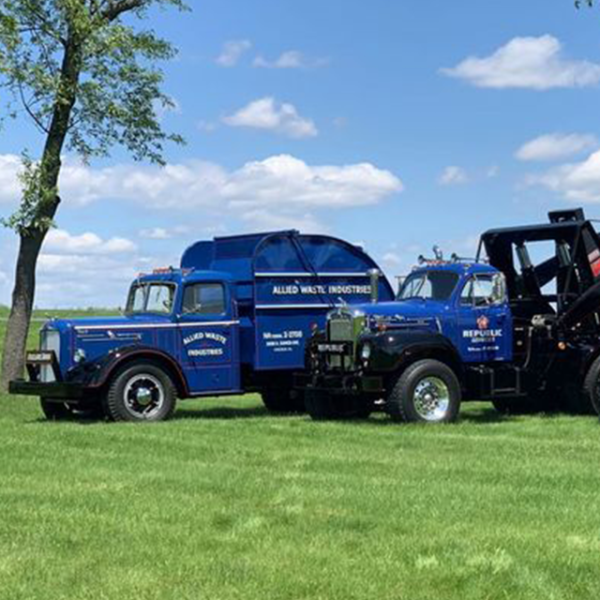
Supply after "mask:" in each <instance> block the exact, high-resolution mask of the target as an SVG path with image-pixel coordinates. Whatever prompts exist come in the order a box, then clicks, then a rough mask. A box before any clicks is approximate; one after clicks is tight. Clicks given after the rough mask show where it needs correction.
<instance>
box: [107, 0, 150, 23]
mask: <svg viewBox="0 0 600 600" xmlns="http://www.w3.org/2000/svg"><path fill="white" fill-rule="evenodd" d="M147 3H148V0H119V2H112V1H109V3H108V6H107V7H106V9H105V10H104V11H102V16H103V17H104V18H105V19H107V20H108V21H114V20H115V19H116V18H118V17H119V16H120V15H122V14H123V13H125V12H128V11H130V10H135V9H136V8H142V7H143V6H144V4H147Z"/></svg>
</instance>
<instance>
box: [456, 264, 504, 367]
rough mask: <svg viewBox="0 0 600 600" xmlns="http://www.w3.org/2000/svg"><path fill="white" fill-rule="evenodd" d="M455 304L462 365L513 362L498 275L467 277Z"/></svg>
mask: <svg viewBox="0 0 600 600" xmlns="http://www.w3.org/2000/svg"><path fill="white" fill-rule="evenodd" d="M458 302H459V305H458V309H457V310H458V328H457V335H458V337H459V339H458V343H457V346H458V348H459V351H460V354H461V357H462V359H463V361H465V362H475V363H486V362H496V361H510V360H512V352H513V348H512V318H511V313H510V308H509V306H508V301H507V298H506V286H505V285H504V277H503V276H502V275H501V274H500V273H483V274H477V275H473V276H471V277H469V278H468V279H467V281H466V282H465V284H464V286H463V288H462V291H461V294H460V297H459V299H458Z"/></svg>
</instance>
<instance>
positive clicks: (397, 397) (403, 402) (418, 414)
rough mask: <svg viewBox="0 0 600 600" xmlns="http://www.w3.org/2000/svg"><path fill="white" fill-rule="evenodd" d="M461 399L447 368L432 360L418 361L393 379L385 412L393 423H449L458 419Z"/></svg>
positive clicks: (450, 370)
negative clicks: (393, 382) (394, 381)
mask: <svg viewBox="0 0 600 600" xmlns="http://www.w3.org/2000/svg"><path fill="white" fill-rule="evenodd" d="M420 386H421V387H420ZM418 388H420V389H418ZM461 396H462V394H461V389H460V383H459V381H458V378H457V377H456V375H455V373H454V371H453V370H452V369H451V368H450V367H448V366H447V365H445V364H444V363H442V362H439V361H437V360H433V359H425V360H419V361H417V362H415V363H413V364H412V365H409V366H408V367H407V368H406V369H405V370H404V372H403V373H402V374H401V375H400V377H399V378H398V379H397V380H396V383H395V384H394V386H393V388H392V389H391V390H390V391H389V393H388V395H387V398H386V410H387V412H388V413H389V415H390V416H391V417H392V419H394V420H396V421H405V422H407V423H451V422H453V421H456V419H457V418H458V413H459V410H460V402H461Z"/></svg>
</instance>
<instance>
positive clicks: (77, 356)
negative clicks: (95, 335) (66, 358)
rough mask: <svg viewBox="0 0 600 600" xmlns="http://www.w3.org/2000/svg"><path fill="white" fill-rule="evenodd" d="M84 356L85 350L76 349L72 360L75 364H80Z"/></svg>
mask: <svg viewBox="0 0 600 600" xmlns="http://www.w3.org/2000/svg"><path fill="white" fill-rule="evenodd" d="M86 358H87V357H86V355H85V350H84V349H83V348H77V350H75V354H74V355H73V360H74V361H75V362H76V363H82V362H84V361H85V359H86Z"/></svg>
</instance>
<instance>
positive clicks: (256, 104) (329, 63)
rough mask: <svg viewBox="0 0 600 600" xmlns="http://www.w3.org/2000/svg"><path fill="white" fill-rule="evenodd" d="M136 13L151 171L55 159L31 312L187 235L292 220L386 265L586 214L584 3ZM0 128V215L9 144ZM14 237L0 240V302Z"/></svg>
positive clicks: (124, 162) (221, 6)
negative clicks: (53, 198)
mask: <svg viewBox="0 0 600 600" xmlns="http://www.w3.org/2000/svg"><path fill="white" fill-rule="evenodd" d="M190 4H191V5H192V8H193V12H191V13H189V14H184V15H181V14H178V13H177V12H172V11H170V12H154V13H152V15H151V18H150V20H149V22H148V23H147V25H148V26H151V27H152V28H153V29H155V30H156V31H157V32H159V33H160V34H161V35H163V36H164V37H166V38H168V39H170V40H172V41H173V42H174V44H175V45H176V46H177V47H178V48H179V56H178V58H177V59H176V60H175V61H173V62H171V63H168V64H166V65H165V74H166V81H165V89H166V91H167V93H168V94H169V95H170V96H172V98H173V99H174V100H175V102H176V104H177V108H176V110H174V111H171V112H169V113H166V114H164V115H163V116H162V119H163V121H164V125H165V127H167V128H169V129H172V130H175V131H177V132H180V133H182V134H183V135H184V136H185V137H186V139H187V141H188V144H187V145H186V146H185V147H174V146H171V147H168V148H167V153H166V159H167V162H168V167H167V168H166V169H163V170H161V169H158V168H156V167H152V166H149V165H144V164H136V163H133V162H132V161H131V160H130V158H129V157H128V156H127V155H126V153H124V152H123V151H122V150H119V149H115V151H114V153H113V154H112V157H111V159H110V160H105V161H101V162H94V163H92V165H90V167H88V168H86V167H83V166H81V165H80V164H79V163H78V162H77V159H76V157H74V156H69V155H67V156H66V157H65V163H66V165H67V168H66V169H65V172H64V175H63V180H62V184H61V194H62V197H63V205H62V206H61V209H60V212H59V214H58V218H57V229H56V230H54V231H53V232H51V234H50V236H49V239H48V242H47V244H46V245H45V248H44V250H43V255H42V257H41V259H40V268H39V278H38V281H39V289H38V296H37V301H36V304H37V305H38V306H43V307H54V306H89V305H111V306H116V305H120V304H122V303H123V299H124V296H125V293H126V289H127V286H128V283H129V281H130V279H131V278H132V277H133V276H134V275H135V274H136V273H137V272H139V271H144V270H148V269H150V268H151V267H152V266H162V265H167V264H177V262H178V258H179V256H180V254H181V252H182V251H183V249H184V248H185V247H186V246H187V245H188V244H189V243H190V242H192V241H194V240H196V239H201V238H207V237H212V236H213V235H220V234H229V233H237V232H241V231H252V230H268V229H278V228H288V227H296V228H300V229H302V230H304V231H326V232H329V233H331V234H333V235H337V236H339V237H343V238H346V239H348V240H350V241H353V242H360V243H362V244H364V245H365V246H366V248H367V250H368V251H369V252H370V253H371V254H372V255H373V256H374V257H375V258H376V259H377V260H379V261H380V262H381V264H382V265H383V266H384V268H385V270H386V272H387V273H388V275H390V276H393V275H396V274H401V273H403V272H406V270H407V269H409V268H410V266H411V265H412V264H413V263H414V261H415V259H416V257H417V255H418V254H419V253H421V252H428V251H429V249H430V248H431V246H432V245H433V244H435V243H437V244H439V245H440V246H442V247H443V249H444V250H445V251H446V252H447V253H448V254H450V253H451V252H454V251H456V252H458V253H460V254H472V253H473V252H474V246H475V243H476V240H477V237H478V235H479V234H480V233H481V232H482V231H483V230H485V229H487V228H489V227H496V226H502V225H510V224H520V223H529V222H536V221H540V220H544V219H545V215H546V212H547V211H548V210H550V209H554V208H562V207H566V206H578V205H582V204H584V205H585V206H586V209H587V211H588V213H589V214H590V215H591V216H600V207H596V206H595V204H597V203H599V202H600V153H598V150H599V149H600V141H599V140H600V122H599V117H598V114H597V110H598V109H597V106H598V99H599V95H598V90H599V86H600V8H599V9H597V10H588V9H585V10H583V9H582V10H579V11H577V10H575V9H574V8H573V5H572V2H571V0H554V1H553V2H547V1H542V0H530V1H529V2H522V1H520V2H517V1H516V0H504V1H503V2H485V3H483V2H480V1H475V0H462V1H461V2H452V3H450V2H442V1H440V0H438V1H432V2H417V1H416V0H410V1H409V0H399V1H396V2H391V1H389V0H372V1H371V2H368V3H367V2H362V1H358V0H344V1H342V0H320V1H316V0H304V1H303V2H292V1H291V0H286V1H283V0H280V1H278V2H275V1H274V0H269V1H267V0H244V1H242V0H219V1H203V0H201V1H198V0H192V2H191V3H190ZM41 142H42V140H41V139H40V138H39V137H38V136H37V134H36V133H35V132H34V130H33V129H32V127H31V126H30V125H29V124H27V123H26V122H25V121H24V120H23V121H21V120H19V121H16V122H9V123H7V124H6V126H5V128H4V130H2V131H0V213H2V214H8V213H9V212H10V210H11V207H13V206H14V203H15V202H16V199H17V197H18V186H17V184H16V181H15V174H16V172H17V171H18V159H17V156H18V155H19V154H20V152H21V151H22V150H23V148H28V149H29V151H30V153H31V154H32V155H34V156H35V155H36V154H37V152H38V151H39V148H40V147H41ZM16 244H17V240H16V237H15V236H14V235H13V234H11V233H10V232H7V231H4V232H2V233H1V234H0V247H1V248H2V253H1V255H0V302H3V303H7V302H8V301H9V298H10V290H11V285H12V271H13V266H14V265H13V263H14V255H15V249H16Z"/></svg>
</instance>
